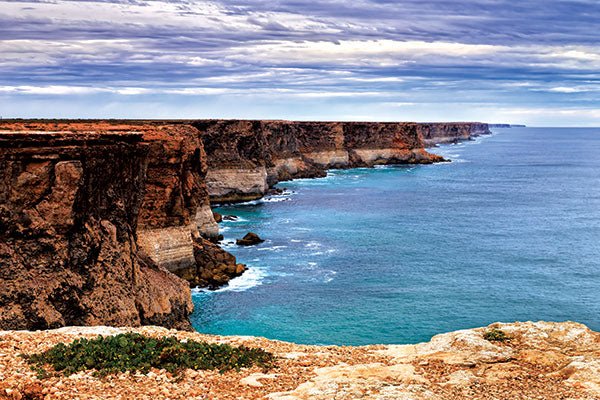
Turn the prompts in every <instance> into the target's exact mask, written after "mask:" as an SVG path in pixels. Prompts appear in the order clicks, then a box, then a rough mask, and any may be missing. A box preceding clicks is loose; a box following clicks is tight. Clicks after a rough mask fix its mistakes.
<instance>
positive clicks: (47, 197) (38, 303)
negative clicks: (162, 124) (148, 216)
mask: <svg viewBox="0 0 600 400" xmlns="http://www.w3.org/2000/svg"><path fill="white" fill-rule="evenodd" d="M148 151H149V148H148V146H147V145H146V144H145V143H144V142H143V138H142V135H140V134H138V133H131V131H130V130H127V132H119V133H107V132H103V133H97V132H85V133H73V132H65V131H60V132H52V133H49V132H33V131H28V132H22V133H0V171H2V174H0V186H1V188H0V227H1V229H0V286H1V287H2V291H0V327H3V328H12V329H23V328H27V329H47V328H53V327H58V326H63V325H96V324H108V325H130V326H137V325H140V324H157V325H164V326H173V327H181V328H186V327H188V326H189V323H188V319H187V318H188V315H189V314H190V312H191V311H192V304H191V301H190V293H189V287H188V285H187V284H186V282H185V281H183V280H180V279H179V278H177V277H176V276H174V275H173V274H171V273H169V272H168V271H166V270H165V269H162V268H160V267H159V266H158V265H156V263H154V262H153V261H152V260H151V259H149V258H147V257H143V256H141V254H140V252H139V251H138V247H137V243H136V234H137V224H138V214H139V212H140V209H141V205H142V203H143V200H144V181H145V175H146V173H147V170H146V169H147V162H146V160H147V155H148Z"/></svg>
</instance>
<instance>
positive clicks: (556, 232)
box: [192, 128, 600, 345]
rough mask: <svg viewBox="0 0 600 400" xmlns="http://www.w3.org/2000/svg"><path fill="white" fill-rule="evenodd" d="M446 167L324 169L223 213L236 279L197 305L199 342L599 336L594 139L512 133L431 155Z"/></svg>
mask: <svg viewBox="0 0 600 400" xmlns="http://www.w3.org/2000/svg"><path fill="white" fill-rule="evenodd" d="M435 151H436V152H438V153H439V154H442V155H444V156H445V157H447V158H450V159H452V160H453V162H452V163H447V164H437V165H429V166H407V167H402V166H400V167H384V168H375V169H353V170H346V171H338V170H334V171H331V172H330V173H329V175H328V176H327V177H326V178H322V179H314V180H297V181H293V182H284V183H282V184H279V187H282V188H287V192H288V193H287V194H286V195H283V196H274V197H270V198H266V199H263V200H259V201H256V202H251V203H246V204H243V205H235V206H226V207H221V208H219V209H218V210H217V211H219V212H220V213H223V214H233V215H236V216H239V217H240V218H239V219H238V220H237V221H226V222H224V223H223V224H222V227H223V228H224V230H223V234H224V235H225V238H226V242H227V241H230V242H231V241H234V239H235V238H241V237H242V236H243V235H244V234H245V233H246V232H248V231H253V232H256V233H258V234H259V235H260V236H261V237H263V238H264V239H266V241H265V242H264V243H262V244H260V245H258V246H254V247H247V248H242V247H238V246H235V245H233V244H228V245H226V247H227V249H228V250H229V251H231V252H232V253H233V254H235V255H236V256H237V257H238V260H239V262H243V263H247V264H248V265H249V266H250V269H249V271H248V272H246V273H245V274H244V275H243V276H242V277H240V278H237V279H235V280H234V281H232V282H231V285H230V286H229V287H227V288H224V289H221V290H218V291H216V292H203V291H197V292H195V293H194V302H195V304H196V311H195V313H194V315H193V317H192V322H193V324H194V326H195V328H196V329H197V330H199V331H200V332H206V333H214V334H225V335H258V336H266V337H268V338H273V339H281V340H287V341H294V342H298V343H309V344H347V345H362V344H372V343H415V342H420V341H424V340H428V339H429V338H430V337H431V336H432V335H434V334H436V333H441V332H447V331H452V330H457V329H463V328H470V327H476V326H483V325H486V324H489V323H491V322H495V321H507V322H508V321H515V320H550V321H564V320H574V321H578V322H583V323H585V324H588V325H589V326H590V327H591V328H593V329H595V330H600V130H599V129H570V128H569V129H564V128H561V129H554V128H512V129H496V130H495V134H494V135H492V136H488V137H483V138H479V139H477V140H476V141H472V142H466V143H461V144H457V145H448V146H442V147H439V148H437V149H435Z"/></svg>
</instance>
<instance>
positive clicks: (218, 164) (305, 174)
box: [193, 120, 490, 203]
mask: <svg viewBox="0 0 600 400" xmlns="http://www.w3.org/2000/svg"><path fill="white" fill-rule="evenodd" d="M193 125H194V126H195V127H196V128H198V130H199V131H200V132H202V138H203V141H204V149H205V151H206V154H207V159H208V173H207V175H206V184H207V189H208V193H209V195H210V199H211V201H212V202H216V203H221V202H239V201H246V200H253V199H257V198H260V197H262V196H264V194H265V193H266V192H267V190H268V189H269V188H270V187H272V186H273V185H274V184H276V183H277V182H281V181H285V180H290V179H295V178H314V177H321V176H325V174H326V171H327V170H328V169H330V168H356V167H372V166H374V165H381V164H431V163H434V162H440V161H444V160H443V158H442V157H440V156H438V155H435V154H432V153H429V152H427V151H426V150H425V147H428V146H433V145H435V144H438V143H449V142H457V141H461V140H470V139H471V138H473V137H476V136H479V135H482V134H489V133H490V131H489V129H488V127H487V125H486V124H481V123H452V124H450V123H448V124H445V123H409V122H298V121H249V120H205V121H195V122H194V123H193Z"/></svg>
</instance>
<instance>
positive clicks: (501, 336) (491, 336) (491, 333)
mask: <svg viewBox="0 0 600 400" xmlns="http://www.w3.org/2000/svg"><path fill="white" fill-rule="evenodd" d="M483 338H484V339H485V340H489V341H490V342H505V341H507V340H509V339H510V338H509V337H508V336H507V335H506V333H504V332H502V331H501V330H500V329H496V328H492V329H490V330H488V331H486V332H485V333H484V334H483Z"/></svg>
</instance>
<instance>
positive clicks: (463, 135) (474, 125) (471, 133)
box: [417, 122, 491, 147]
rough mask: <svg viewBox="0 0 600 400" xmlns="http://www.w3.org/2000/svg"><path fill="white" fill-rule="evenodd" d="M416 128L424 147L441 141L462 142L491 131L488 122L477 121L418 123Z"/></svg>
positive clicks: (441, 142)
mask: <svg viewBox="0 0 600 400" xmlns="http://www.w3.org/2000/svg"><path fill="white" fill-rule="evenodd" d="M417 129H418V131H419V134H420V135H421V137H422V138H423V143H424V145H425V146H426V147H431V146H435V145H436V144H443V143H457V142H462V141H465V140H471V139H472V138H474V137H477V136H481V135H489V134H490V133H491V132H490V129H489V125H488V124H482V123H478V122H452V123H446V122H434V123H420V124H418V128H417Z"/></svg>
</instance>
